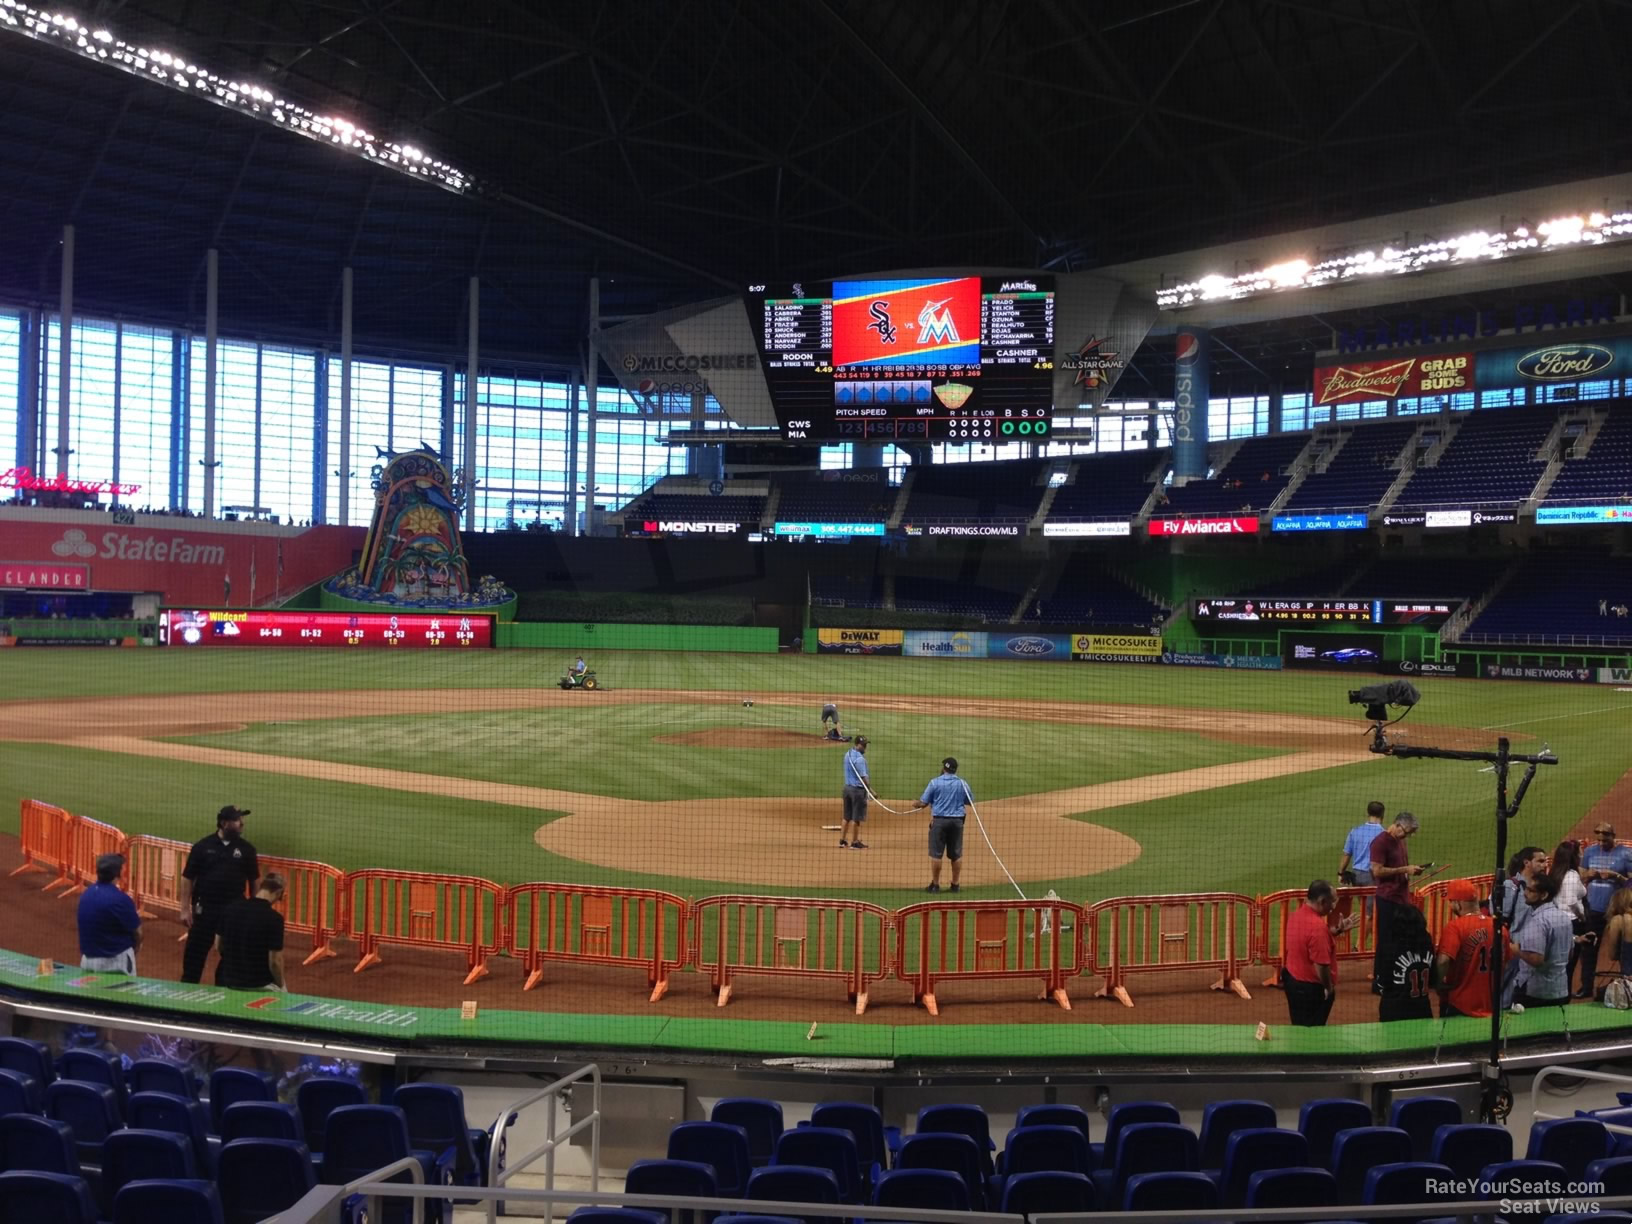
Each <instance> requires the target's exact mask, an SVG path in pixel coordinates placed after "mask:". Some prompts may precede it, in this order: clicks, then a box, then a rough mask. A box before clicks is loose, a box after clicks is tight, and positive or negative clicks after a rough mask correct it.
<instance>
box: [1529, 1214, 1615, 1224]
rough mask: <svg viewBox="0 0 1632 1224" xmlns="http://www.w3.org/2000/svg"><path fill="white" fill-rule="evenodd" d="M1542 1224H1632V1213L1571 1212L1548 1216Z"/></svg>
mask: <svg viewBox="0 0 1632 1224" xmlns="http://www.w3.org/2000/svg"><path fill="white" fill-rule="evenodd" d="M1542 1224H1632V1211H1572V1212H1569V1213H1568V1214H1566V1215H1550V1216H1548V1217H1547V1218H1546V1219H1545V1220H1543V1221H1542Z"/></svg>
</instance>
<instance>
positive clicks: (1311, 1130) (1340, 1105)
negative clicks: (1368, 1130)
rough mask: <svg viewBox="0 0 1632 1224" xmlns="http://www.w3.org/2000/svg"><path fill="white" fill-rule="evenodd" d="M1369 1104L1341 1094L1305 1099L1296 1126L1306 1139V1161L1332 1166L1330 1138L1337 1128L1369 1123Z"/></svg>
mask: <svg viewBox="0 0 1632 1224" xmlns="http://www.w3.org/2000/svg"><path fill="white" fill-rule="evenodd" d="M1372 1121H1373V1119H1372V1115H1371V1106H1369V1105H1366V1104H1365V1103H1363V1102H1361V1101H1351V1100H1347V1099H1344V1098H1341V1097H1323V1098H1321V1099H1320V1100H1315V1101H1305V1102H1304V1103H1303V1108H1301V1109H1299V1110H1298V1130H1299V1131H1301V1132H1302V1134H1303V1137H1304V1138H1305V1139H1307V1140H1309V1163H1310V1164H1312V1165H1314V1166H1315V1167H1316V1168H1320V1169H1330V1168H1331V1167H1332V1140H1333V1139H1335V1138H1336V1137H1337V1132H1338V1131H1345V1130H1353V1129H1355V1128H1357V1127H1361V1126H1370V1125H1371V1124H1372Z"/></svg>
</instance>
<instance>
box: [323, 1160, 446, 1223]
mask: <svg viewBox="0 0 1632 1224" xmlns="http://www.w3.org/2000/svg"><path fill="white" fill-rule="evenodd" d="M404 1171H406V1172H408V1173H411V1174H413V1184H414V1185H416V1186H423V1185H424V1184H425V1167H424V1166H423V1165H421V1164H420V1163H419V1157H418V1156H404V1157H403V1158H402V1159H401V1160H393V1161H392V1162H391V1163H390V1164H388V1165H384V1166H382V1167H380V1168H378V1169H375V1170H374V1171H373V1172H372V1173H365V1174H363V1176H361V1177H359V1178H357V1179H355V1180H354V1181H349V1182H347V1183H346V1184H345V1185H344V1186H342V1187H340V1189H341V1191H342V1193H344V1194H348V1195H349V1194H357V1193H358V1192H361V1193H363V1194H366V1195H367V1196H368V1218H369V1219H371V1220H377V1219H379V1218H380V1214H381V1213H380V1202H379V1200H380V1199H381V1198H382V1197H384V1196H385V1195H387V1194H393V1196H394V1197H411V1198H412V1199H413V1200H414V1206H413V1216H412V1217H411V1218H412V1220H413V1224H425V1197H426V1196H424V1195H419V1194H415V1195H400V1196H399V1195H394V1190H395V1188H393V1190H392V1191H384V1190H381V1189H380V1187H381V1186H383V1185H386V1184H387V1182H386V1179H387V1178H388V1177H392V1176H394V1175H395V1174H397V1173H402V1172H404ZM433 1188H435V1187H433Z"/></svg>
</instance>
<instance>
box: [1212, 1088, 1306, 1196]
mask: <svg viewBox="0 0 1632 1224" xmlns="http://www.w3.org/2000/svg"><path fill="white" fill-rule="evenodd" d="M1278 1125H1280V1123H1279V1122H1277V1121H1276V1118H1275V1107H1274V1106H1273V1105H1271V1104H1269V1102H1267V1101H1210V1102H1208V1104H1207V1106H1206V1108H1205V1109H1203V1110H1202V1111H1201V1137H1200V1144H1201V1158H1200V1159H1201V1167H1202V1168H1204V1169H1221V1168H1223V1167H1224V1145H1225V1144H1226V1143H1228V1142H1229V1139H1230V1136H1231V1135H1233V1134H1234V1133H1235V1132H1236V1131H1241V1130H1274V1129H1275V1128H1276V1127H1277V1126H1278ZM1297 1163H1299V1164H1302V1163H1303V1162H1302V1161H1298V1162H1297ZM1242 1190H1243V1192H1245V1190H1246V1186H1245V1184H1243V1185H1242Z"/></svg>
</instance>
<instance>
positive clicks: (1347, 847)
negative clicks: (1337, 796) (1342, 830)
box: [1337, 799, 1383, 887]
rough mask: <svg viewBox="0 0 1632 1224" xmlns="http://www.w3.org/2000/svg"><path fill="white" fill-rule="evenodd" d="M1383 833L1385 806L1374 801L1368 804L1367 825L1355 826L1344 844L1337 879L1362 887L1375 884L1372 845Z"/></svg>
mask: <svg viewBox="0 0 1632 1224" xmlns="http://www.w3.org/2000/svg"><path fill="white" fill-rule="evenodd" d="M1382 831H1383V805H1382V804H1381V803H1379V802H1377V800H1375V799H1373V800H1372V801H1371V802H1370V803H1368V804H1366V823H1365V824H1358V825H1355V826H1354V828H1352V829H1350V830H1349V835H1348V837H1347V838H1345V839H1344V842H1343V861H1342V862H1340V863H1339V864H1338V865H1337V878H1338V879H1339V880H1341V881H1342V882H1343V883H1344V884H1351V885H1360V886H1362V887H1364V886H1369V885H1371V884H1375V883H1376V881H1375V880H1373V879H1372V877H1371V843H1372V842H1374V841H1376V840H1377V834H1379V833H1381V832H1382Z"/></svg>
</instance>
